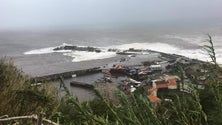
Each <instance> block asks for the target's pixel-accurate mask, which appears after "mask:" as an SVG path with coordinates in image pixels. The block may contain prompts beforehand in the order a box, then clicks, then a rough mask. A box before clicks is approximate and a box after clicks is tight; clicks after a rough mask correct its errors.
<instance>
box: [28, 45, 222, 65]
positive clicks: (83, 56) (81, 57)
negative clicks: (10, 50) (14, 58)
mask: <svg viewBox="0 0 222 125" xmlns="http://www.w3.org/2000/svg"><path fill="white" fill-rule="evenodd" d="M65 45H71V44H66V43H64V44H62V45H60V46H56V47H61V46H65ZM56 47H48V48H42V49H36V50H31V51H28V52H25V53H24V54H26V55H28V54H47V53H62V54H63V55H64V56H69V57H72V58H73V60H72V61H73V62H81V61H88V60H96V59H105V58H111V57H115V56H116V52H109V51H108V49H118V50H120V51H123V50H127V49H129V48H134V49H143V50H146V49H149V50H154V51H159V52H164V53H169V54H178V55H183V56H186V57H189V58H192V59H199V60H203V61H210V58H209V57H208V55H207V54H206V53H205V52H204V51H203V49H201V48H200V49H182V48H179V47H177V46H174V45H170V44H166V43H130V44H122V45H113V46H107V47H96V48H99V49H100V50H102V51H101V52H100V53H97V52H88V51H72V50H54V49H55V48H56ZM216 52H217V61H218V63H219V64H222V49H219V48H217V49H216Z"/></svg>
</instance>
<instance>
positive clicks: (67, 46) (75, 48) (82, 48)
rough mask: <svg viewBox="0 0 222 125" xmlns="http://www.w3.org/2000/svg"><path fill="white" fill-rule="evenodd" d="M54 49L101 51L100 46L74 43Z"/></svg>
mask: <svg viewBox="0 0 222 125" xmlns="http://www.w3.org/2000/svg"><path fill="white" fill-rule="evenodd" d="M53 50H54V51H58V50H72V51H88V52H97V53H100V52H101V50H100V49H99V48H95V47H90V46H73V45H65V46H59V47H56V48H54V49H53Z"/></svg>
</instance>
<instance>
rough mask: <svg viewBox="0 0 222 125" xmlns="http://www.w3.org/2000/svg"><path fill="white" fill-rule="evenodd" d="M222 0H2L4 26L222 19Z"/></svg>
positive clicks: (0, 12)
mask: <svg viewBox="0 0 222 125" xmlns="http://www.w3.org/2000/svg"><path fill="white" fill-rule="evenodd" d="M221 5H222V0H0V29H12V28H47V27H81V26H83V27H84V26H95V27H97V26H98V27H99V26H106V25H107V26H109V25H117V26H118V25H122V24H127V25H134V24H153V23H165V22H180V21H183V22H186V21H188V22H192V21H194V22H195V21H196V22H198V21H208V20H209V21H214V20H219V19H222V7H221Z"/></svg>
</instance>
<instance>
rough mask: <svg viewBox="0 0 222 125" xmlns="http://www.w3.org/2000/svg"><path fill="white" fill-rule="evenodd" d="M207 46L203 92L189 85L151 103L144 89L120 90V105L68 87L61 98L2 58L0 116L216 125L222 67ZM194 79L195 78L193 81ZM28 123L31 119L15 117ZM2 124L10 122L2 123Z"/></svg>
mask: <svg viewBox="0 0 222 125" xmlns="http://www.w3.org/2000/svg"><path fill="white" fill-rule="evenodd" d="M209 43H210V45H209V46H205V48H206V50H207V51H208V52H209V55H210V57H211V58H212V63H209V64H208V65H207V66H206V67H207V69H208V71H209V72H206V76H209V77H208V85H207V86H206V88H205V89H204V90H198V89H196V88H195V86H191V87H192V88H193V89H192V92H191V94H190V95H189V96H184V95H180V96H178V95H175V96H174V100H173V102H169V101H163V102H162V103H161V104H158V105H157V106H154V105H152V104H151V103H150V102H149V100H148V98H147V93H140V92H136V94H132V95H129V96H127V97H126V95H124V94H123V93H121V92H119V93H118V94H117V95H116V96H117V98H119V102H118V103H116V102H115V103H113V101H112V100H108V99H106V98H103V96H100V97H99V98H97V99H95V100H93V101H88V102H84V103H79V101H78V99H76V98H75V97H73V96H72V95H71V94H70V93H69V91H68V90H67V89H65V90H66V92H67V94H66V95H65V96H64V97H63V98H59V97H58V93H57V91H56V89H55V88H53V87H50V86H47V85H41V86H33V85H32V84H33V83H34V82H33V81H32V80H30V78H29V77H28V76H25V75H23V73H22V72H21V71H20V70H18V69H17V68H16V67H15V66H14V65H13V62H12V61H9V62H6V61H5V59H1V60H0V85H1V87H0V116H1V115H5V114H7V115H9V116H21V115H30V114H36V113H39V112H40V111H43V112H45V117H46V118H48V119H51V120H53V121H55V122H58V123H60V124H63V125H75V124H77V125H79V124H85V125H89V124H90V125H91V124H92V125H96V124H105V125H106V124H107V125H125V124H128V125H165V124H167V125H178V124H180V125H198V124H200V125H202V124H203V125H207V124H209V125H219V124H222V80H221V68H220V67H219V66H218V65H217V63H216V58H215V52H214V49H213V43H212V40H211V38H210V39H209ZM194 82H195V81H194ZM19 122H20V123H21V124H31V123H30V122H29V121H19ZM0 124H9V122H7V123H0Z"/></svg>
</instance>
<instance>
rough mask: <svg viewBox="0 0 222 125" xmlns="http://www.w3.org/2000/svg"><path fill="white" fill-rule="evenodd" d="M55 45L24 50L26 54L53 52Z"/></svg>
mask: <svg viewBox="0 0 222 125" xmlns="http://www.w3.org/2000/svg"><path fill="white" fill-rule="evenodd" d="M53 49H54V47H48V48H43V49H35V50H31V51H27V52H24V54H25V55H31V54H47V53H53V52H54V50H53Z"/></svg>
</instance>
